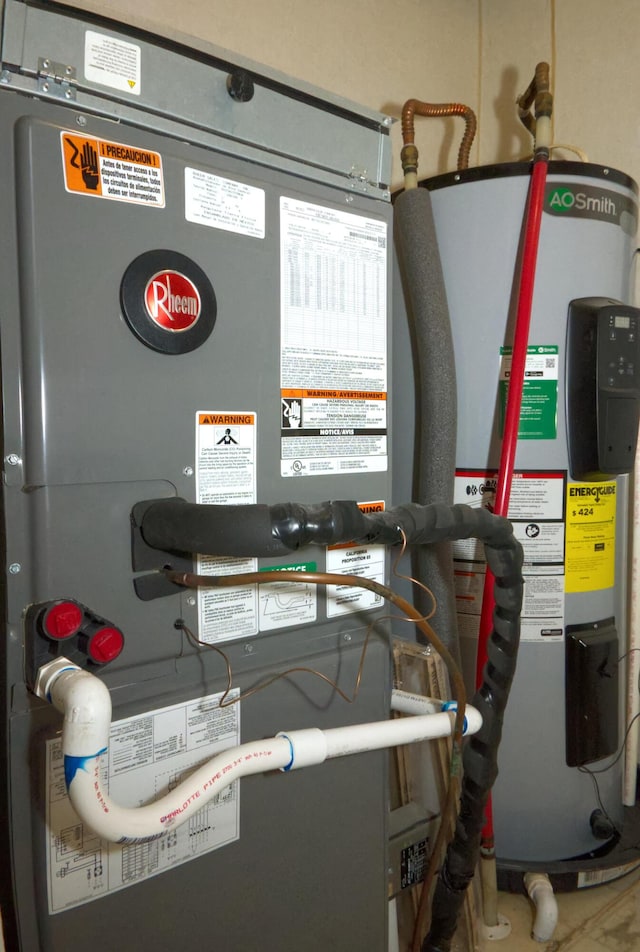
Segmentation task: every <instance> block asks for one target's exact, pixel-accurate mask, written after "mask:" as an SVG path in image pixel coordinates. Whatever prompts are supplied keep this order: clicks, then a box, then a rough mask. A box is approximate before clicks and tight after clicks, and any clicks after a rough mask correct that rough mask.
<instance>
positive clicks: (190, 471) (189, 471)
mask: <svg viewBox="0 0 640 952" xmlns="http://www.w3.org/2000/svg"><path fill="white" fill-rule="evenodd" d="M182 474H183V476H193V466H185V468H184V469H183V470H182Z"/></svg>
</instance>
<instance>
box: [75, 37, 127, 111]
mask: <svg viewBox="0 0 640 952" xmlns="http://www.w3.org/2000/svg"><path fill="white" fill-rule="evenodd" d="M140 60H141V51H140V47H139V46H136V44H135V43H127V42H126V41H125V40H121V39H119V38H117V37H115V36H106V34H104V33H94V32H93V30H87V32H86V33H85V35H84V75H85V78H86V79H87V80H88V81H89V82H90V83H99V84H100V85H101V86H109V88H110V89H117V90H118V91H119V92H122V93H130V94H132V95H134V96H139V95H140V74H141V70H140Z"/></svg>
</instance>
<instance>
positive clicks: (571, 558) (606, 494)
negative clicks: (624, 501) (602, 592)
mask: <svg viewBox="0 0 640 952" xmlns="http://www.w3.org/2000/svg"><path fill="white" fill-rule="evenodd" d="M566 539H567V586H566V588H567V591H568V592H593V591H596V590H597V589H599V588H611V587H612V586H613V583H614V576H615V561H616V483H615V482H607V483H569V485H568V486H567V536H566Z"/></svg>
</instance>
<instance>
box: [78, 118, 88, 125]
mask: <svg viewBox="0 0 640 952" xmlns="http://www.w3.org/2000/svg"><path fill="white" fill-rule="evenodd" d="M76 124H77V125H79V126H86V124H87V117H86V116H76Z"/></svg>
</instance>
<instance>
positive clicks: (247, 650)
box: [244, 645, 256, 654]
mask: <svg viewBox="0 0 640 952" xmlns="http://www.w3.org/2000/svg"><path fill="white" fill-rule="evenodd" d="M255 650H256V649H255V646H254V645H245V646H244V653H245V654H253V652H254V651H255Z"/></svg>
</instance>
